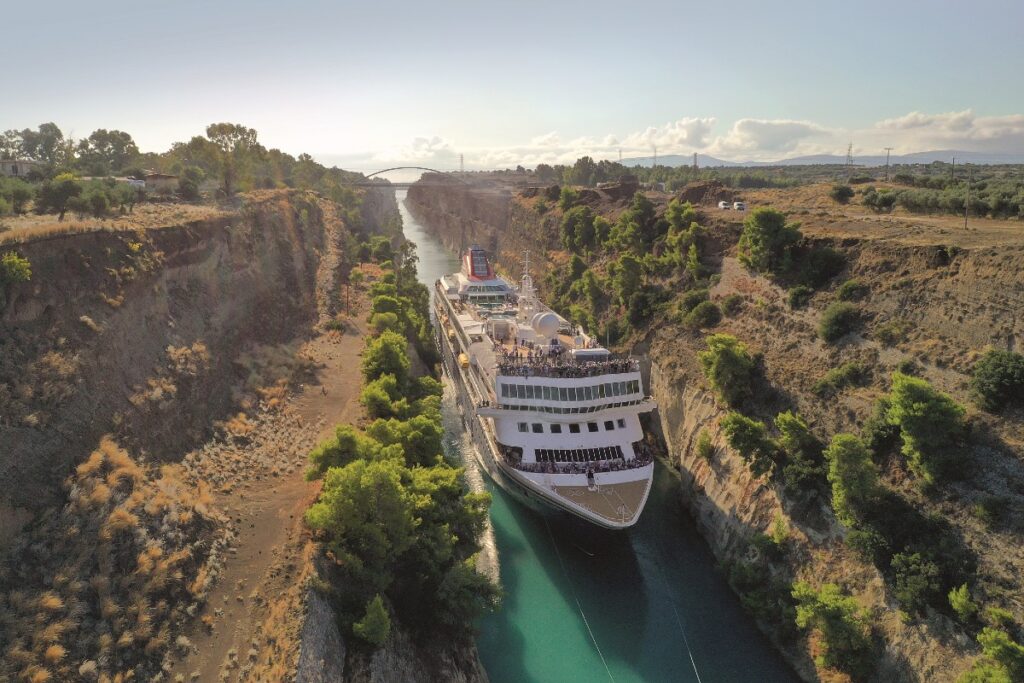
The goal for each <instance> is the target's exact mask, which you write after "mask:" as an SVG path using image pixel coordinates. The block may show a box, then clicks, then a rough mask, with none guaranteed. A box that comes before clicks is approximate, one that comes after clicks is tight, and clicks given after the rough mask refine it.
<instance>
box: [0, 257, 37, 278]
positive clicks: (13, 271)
mask: <svg viewBox="0 0 1024 683" xmlns="http://www.w3.org/2000/svg"><path fill="white" fill-rule="evenodd" d="M31 279H32V264H31V263H29V260H28V259H27V258H25V257H24V256H19V255H18V254H17V252H13V251H8V252H6V253H5V254H4V255H3V256H0V286H5V285H10V284H15V283H18V282H28V281H29V280H31Z"/></svg>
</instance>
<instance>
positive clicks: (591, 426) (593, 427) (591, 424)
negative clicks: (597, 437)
mask: <svg viewBox="0 0 1024 683" xmlns="http://www.w3.org/2000/svg"><path fill="white" fill-rule="evenodd" d="M587 431H590V432H596V431H597V423H596V422H588V423H587Z"/></svg>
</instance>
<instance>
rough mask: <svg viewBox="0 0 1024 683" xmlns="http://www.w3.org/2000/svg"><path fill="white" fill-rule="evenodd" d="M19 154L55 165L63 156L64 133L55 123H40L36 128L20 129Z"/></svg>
mask: <svg viewBox="0 0 1024 683" xmlns="http://www.w3.org/2000/svg"><path fill="white" fill-rule="evenodd" d="M20 137H21V156H22V157H27V158H29V159H35V160H37V161H42V162H43V163H45V164H49V165H51V166H55V165H57V164H59V163H61V162H63V161H66V158H65V145H64V133H63V132H61V129H60V128H59V127H58V126H57V124H56V123H41V124H39V129H38V130H32V129H31V128H26V129H25V130H23V131H21V133H20Z"/></svg>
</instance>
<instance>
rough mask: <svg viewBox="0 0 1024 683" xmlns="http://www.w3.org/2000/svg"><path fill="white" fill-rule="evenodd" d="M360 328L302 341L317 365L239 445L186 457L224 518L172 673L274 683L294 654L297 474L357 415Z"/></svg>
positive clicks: (304, 537)
mask: <svg viewBox="0 0 1024 683" xmlns="http://www.w3.org/2000/svg"><path fill="white" fill-rule="evenodd" d="M365 333H366V330H365V326H364V324H363V323H362V322H359V321H357V322H356V323H355V325H354V326H353V327H352V328H350V329H349V330H348V331H347V332H346V333H344V334H341V333H338V332H330V333H326V334H323V335H320V336H318V337H316V338H314V339H312V340H311V341H309V342H307V343H306V344H304V345H303V347H302V350H301V351H300V353H301V354H303V355H304V356H306V357H307V358H309V359H310V360H312V361H314V362H315V363H316V364H317V365H318V366H320V370H319V372H318V378H317V381H318V382H319V383H314V384H307V385H305V386H304V387H302V388H301V389H300V390H299V391H297V392H295V393H294V394H293V395H292V396H291V397H290V398H289V400H288V401H287V403H286V406H285V407H284V409H283V410H281V411H279V412H277V413H273V414H262V415H258V416H257V417H256V418H254V422H255V425H256V426H255V429H254V430H253V432H252V433H251V434H250V435H249V439H248V443H247V444H245V445H244V446H242V447H241V448H233V447H231V446H226V445H216V446H208V447H207V448H204V449H202V450H201V451H200V453H199V455H198V456H196V457H195V458H194V459H193V461H192V462H191V463H190V465H191V466H192V467H194V468H195V469H197V470H198V474H199V475H200V476H203V477H204V478H207V479H211V478H212V480H213V482H214V483H215V485H216V486H217V488H218V491H220V493H219V494H218V497H217V503H218V504H219V506H220V508H221V509H222V510H224V511H225V512H226V513H227V514H228V515H229V516H230V518H231V520H232V531H233V533H234V541H233V544H232V546H231V549H230V550H229V552H228V558H229V559H228V560H227V561H226V562H225V564H224V566H223V567H222V568H220V575H219V576H217V577H216V578H215V582H213V583H212V587H211V588H210V590H209V592H208V594H207V598H206V602H205V605H204V606H203V607H202V608H201V609H199V610H198V613H197V614H196V616H197V617H199V618H197V619H195V620H194V622H193V624H191V625H190V626H189V627H188V629H187V631H186V633H187V636H186V638H187V640H182V639H180V638H179V640H178V642H177V643H176V649H177V652H178V656H177V657H176V658H175V660H174V661H173V665H172V668H171V669H170V671H169V673H170V676H171V680H176V677H177V676H182V677H183V678H180V679H177V680H186V681H202V682H204V683H205V682H206V681H211V682H215V681H248V680H263V681H279V680H282V679H283V678H284V677H285V674H286V672H287V671H288V668H289V667H290V664H294V659H293V656H294V655H297V652H298V645H299V642H298V628H299V626H300V621H301V620H300V619H298V618H296V617H297V614H296V612H297V611H298V610H301V607H302V592H303V584H304V583H305V578H306V575H307V573H308V567H309V563H308V562H307V560H308V559H309V552H308V549H309V534H308V532H307V530H306V529H305V526H304V523H303V513H304V512H305V510H306V508H307V507H308V506H309V504H310V503H311V502H312V501H313V500H314V498H315V496H316V494H317V492H318V490H319V482H307V481H305V477H304V472H305V464H306V454H307V453H308V451H309V449H310V448H311V447H312V446H313V445H314V444H315V443H316V442H318V441H320V440H322V439H323V438H325V437H327V436H329V435H330V433H331V432H332V431H333V429H334V426H335V425H336V424H338V423H346V422H354V421H355V420H356V419H358V417H359V415H360V414H361V411H360V406H359V403H358V396H359V388H360V382H361V377H360V371H359V365H360V364H359V360H360V359H359V356H360V354H361V353H362V349H363V342H364V338H365Z"/></svg>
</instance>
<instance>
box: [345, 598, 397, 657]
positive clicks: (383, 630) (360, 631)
mask: <svg viewBox="0 0 1024 683" xmlns="http://www.w3.org/2000/svg"><path fill="white" fill-rule="evenodd" d="M352 632H353V633H354V634H355V635H356V636H358V637H359V638H362V639H363V640H365V641H366V642H367V643H369V644H370V645H373V646H374V647H380V646H381V645H383V644H384V641H385V640H387V639H388V634H389V633H391V617H390V616H389V615H388V610H387V608H386V607H384V599H383V598H381V596H380V593H378V594H377V595H375V596H374V597H373V598H371V600H370V601H369V602H368V603H366V614H364V615H363V618H362V619H360V620H359V621H357V622H356V623H354V624H352Z"/></svg>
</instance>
